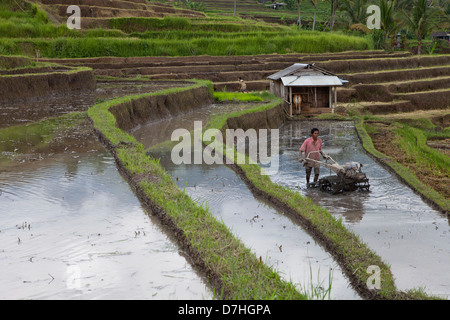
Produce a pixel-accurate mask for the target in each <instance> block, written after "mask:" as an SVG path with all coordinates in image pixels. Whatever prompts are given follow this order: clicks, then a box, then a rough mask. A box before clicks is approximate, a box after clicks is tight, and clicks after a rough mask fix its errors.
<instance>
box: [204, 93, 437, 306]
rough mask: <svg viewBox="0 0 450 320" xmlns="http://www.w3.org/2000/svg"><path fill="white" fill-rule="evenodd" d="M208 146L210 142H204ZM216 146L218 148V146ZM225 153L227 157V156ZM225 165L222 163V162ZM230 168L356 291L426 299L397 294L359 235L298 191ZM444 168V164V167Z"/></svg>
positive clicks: (253, 167) (249, 167)
mask: <svg viewBox="0 0 450 320" xmlns="http://www.w3.org/2000/svg"><path fill="white" fill-rule="evenodd" d="M279 103H280V101H279V99H277V98H276V99H272V102H271V103H269V104H265V105H259V106H255V107H254V108H249V109H246V110H242V111H237V112H234V113H231V114H226V115H219V116H217V117H216V118H214V119H213V120H212V121H211V122H210V123H209V125H208V126H207V128H205V129H217V130H221V131H222V130H223V129H224V128H226V123H227V119H228V118H232V117H240V116H243V115H245V114H247V113H254V112H261V111H266V110H269V109H271V108H274V107H275V106H277V105H278V104H279ZM204 143H205V144H209V143H210V141H204ZM219 146H220V145H219ZM213 148H216V150H220V151H221V152H222V150H223V154H224V155H225V157H229V158H230V159H234V161H233V163H234V164H236V163H239V162H238V154H237V153H236V152H235V150H230V149H226V147H225V146H221V147H218V146H217V145H216V146H215V147H213ZM227 153H228V154H227ZM240 156H241V155H240ZM224 162H226V161H224ZM245 163H246V164H241V165H232V167H233V169H234V170H236V171H237V172H238V174H240V175H241V177H243V178H244V180H245V181H246V182H247V184H249V185H250V186H251V189H252V190H253V192H254V193H256V194H257V196H261V197H263V198H265V199H270V200H269V201H271V202H272V203H273V204H275V206H276V207H278V208H281V210H283V211H284V212H286V213H287V214H289V215H290V216H291V217H292V218H293V219H294V220H296V221H299V222H300V223H301V224H302V225H303V226H306V227H307V229H309V230H310V231H312V232H313V233H314V234H315V236H316V238H318V239H320V241H321V243H322V244H323V245H324V246H325V247H327V248H328V250H330V251H331V252H332V253H333V254H334V256H335V257H336V258H337V260H338V261H340V263H341V264H342V265H343V269H344V270H345V272H346V273H347V274H348V276H349V278H350V279H352V282H353V283H354V285H355V286H357V287H359V289H360V292H363V294H364V295H366V296H367V297H371V298H381V299H429V298H434V297H428V296H427V295H426V294H424V293H423V292H422V291H421V290H420V289H419V290H415V289H412V290H409V291H407V292H399V291H398V290H397V289H396V287H395V284H394V279H393V277H392V274H391V271H390V268H389V266H388V265H387V264H385V263H384V262H383V261H382V259H381V258H380V257H379V256H378V255H377V254H376V253H374V252H373V251H372V250H371V249H370V248H368V247H367V245H366V244H365V243H363V242H362V241H361V239H360V238H359V236H357V235H355V234H354V233H353V232H351V231H349V230H348V229H347V228H346V227H345V226H344V224H343V223H342V221H341V220H336V219H335V218H334V217H333V216H332V215H331V214H330V213H329V212H328V211H327V210H325V209H323V208H321V207H319V206H318V205H315V204H314V203H313V202H312V201H311V200H310V199H309V198H305V197H302V196H301V195H300V194H299V193H298V192H295V191H292V190H290V189H288V188H287V187H283V186H280V185H278V184H275V183H273V182H272V181H271V180H270V178H269V177H268V176H267V175H262V174H261V168H260V167H259V165H257V164H248V163H250V160H248V159H247V161H246V162H245ZM444 166H445V165H444ZM373 265H375V266H378V267H379V268H380V269H381V290H378V291H376V292H374V291H371V292H369V290H368V289H367V287H366V282H367V280H368V277H369V276H370V274H369V273H368V272H367V270H368V267H369V266H373Z"/></svg>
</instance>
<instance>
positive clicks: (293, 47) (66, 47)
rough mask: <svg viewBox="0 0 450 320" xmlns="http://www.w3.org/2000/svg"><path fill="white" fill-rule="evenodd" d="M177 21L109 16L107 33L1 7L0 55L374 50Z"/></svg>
mask: <svg viewBox="0 0 450 320" xmlns="http://www.w3.org/2000/svg"><path fill="white" fill-rule="evenodd" d="M200 21H201V22H199V21H196V20H195V19H188V18H181V17H165V18H114V19H110V20H109V21H108V25H107V26H106V29H104V28H97V29H81V30H70V29H68V28H67V26H66V25H65V24H63V25H59V26H57V25H54V24H52V23H50V22H49V21H48V19H47V16H46V15H45V13H44V12H43V11H41V10H40V9H39V8H38V7H37V6H35V5H29V4H28V5H26V6H25V7H20V9H19V8H18V7H17V4H16V3H15V2H13V1H10V0H8V1H6V2H5V3H3V4H2V5H0V35H1V38H0V54H4V55H14V54H16V55H17V54H25V55H28V56H34V55H35V53H36V50H39V51H40V54H41V57H47V58H81V57H101V56H117V57H132V56H195V55H211V56H223V55H257V54H272V53H279V54H284V53H292V52H305V53H322V52H339V51H349V50H366V49H371V48H373V43H372V40H371V39H369V38H367V37H356V36H348V35H345V34H343V33H334V32H333V33H323V32H309V31H300V32H299V31H298V30H295V29H294V28H289V27H281V26H274V25H270V24H264V23H255V22H250V23H248V22H245V20H242V19H241V20H239V21H236V19H235V18H233V19H231V20H230V21H223V20H217V19H215V18H212V19H206V20H200Z"/></svg>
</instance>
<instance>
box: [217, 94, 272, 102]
mask: <svg viewBox="0 0 450 320" xmlns="http://www.w3.org/2000/svg"><path fill="white" fill-rule="evenodd" d="M214 100H216V101H236V102H249V101H264V99H263V98H262V97H261V96H260V95H256V94H252V93H240V92H214Z"/></svg>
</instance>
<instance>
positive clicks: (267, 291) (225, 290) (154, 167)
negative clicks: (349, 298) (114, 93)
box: [88, 82, 305, 299]
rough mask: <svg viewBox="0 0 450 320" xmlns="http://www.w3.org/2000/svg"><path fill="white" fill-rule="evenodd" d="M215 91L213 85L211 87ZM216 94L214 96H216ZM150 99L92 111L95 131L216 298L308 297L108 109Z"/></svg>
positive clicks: (113, 102) (100, 106)
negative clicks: (260, 256) (180, 183)
mask: <svg viewBox="0 0 450 320" xmlns="http://www.w3.org/2000/svg"><path fill="white" fill-rule="evenodd" d="M203 85H205V82H199V83H197V84H195V85H193V86H189V87H186V88H178V89H170V90H166V91H162V92H157V93H150V94H147V95H161V94H172V93H176V92H181V91H183V90H190V89H192V88H196V87H199V86H203ZM208 86H209V88H210V90H211V91H212V84H211V83H208ZM211 94H212V92H211ZM143 96H146V95H139V96H132V97H123V98H119V99H114V100H111V101H108V102H104V103H100V104H97V105H95V106H93V107H92V108H91V109H89V111H88V114H89V117H90V118H91V119H92V122H93V124H94V127H95V129H96V130H98V132H99V133H100V135H101V136H102V137H103V139H105V142H106V144H107V145H109V146H110V148H112V152H113V154H114V156H115V157H116V161H117V163H118V164H119V167H122V168H123V170H124V172H125V175H126V176H127V177H128V178H129V179H130V181H134V182H133V183H134V184H135V187H136V192H137V193H138V194H140V195H141V197H143V198H144V199H145V201H146V203H147V204H149V206H150V207H151V210H152V211H153V213H156V214H159V215H160V217H161V218H162V220H163V221H165V223H166V225H168V226H169V227H170V228H173V229H174V231H175V233H176V235H177V238H178V239H179V240H180V242H181V244H182V245H183V246H184V249H185V250H186V251H188V252H189V254H190V256H191V258H192V259H193V260H194V261H196V262H197V265H198V266H200V267H201V268H202V269H203V271H205V273H206V274H207V276H208V277H209V280H210V281H211V282H212V283H213V286H214V288H215V290H216V291H215V294H216V296H217V297H219V298H223V299H305V295H303V294H300V293H299V292H298V291H296V288H295V286H294V285H293V284H291V283H287V282H285V281H283V280H282V279H281V278H280V276H279V275H278V274H277V273H276V272H275V271H274V270H272V269H271V268H269V267H267V266H266V265H265V264H263V263H262V262H261V261H260V260H259V259H257V258H256V256H255V255H254V254H253V253H252V252H251V251H250V250H249V249H247V248H246V247H245V246H244V245H243V244H242V243H241V242H240V241H239V240H238V239H236V238H235V237H234V236H233V234H232V232H231V231H230V230H229V229H228V228H227V227H226V226H225V225H224V224H223V223H222V222H219V221H217V220H216V219H215V218H214V217H213V216H212V214H211V213H210V212H209V211H208V209H206V208H204V207H203V206H201V205H200V204H198V203H196V202H194V201H193V200H192V199H191V198H190V197H189V196H188V195H187V194H186V193H184V192H183V191H180V190H179V189H178V188H177V186H176V184H175V183H174V182H173V180H172V179H171V177H170V176H169V174H168V173H167V172H166V171H165V170H164V169H163V168H162V167H161V166H160V164H159V161H158V160H157V159H153V158H151V157H150V156H148V155H147V154H146V153H145V151H144V148H143V146H142V144H140V143H139V142H138V141H136V140H135V138H134V137H132V136H131V135H129V134H127V133H126V132H124V131H122V130H120V129H119V128H117V126H116V120H115V118H114V116H113V115H112V114H111V113H110V112H109V111H108V109H109V108H110V107H111V106H113V105H117V104H120V103H122V102H124V101H129V100H130V99H137V98H139V97H143Z"/></svg>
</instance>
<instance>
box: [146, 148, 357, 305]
mask: <svg viewBox="0 0 450 320" xmlns="http://www.w3.org/2000/svg"><path fill="white" fill-rule="evenodd" d="M151 155H152V156H153V157H156V158H160V159H161V160H160V164H161V165H162V166H163V167H164V168H165V169H166V170H167V171H168V172H169V174H170V175H171V176H172V179H173V180H174V182H175V183H176V184H177V186H178V187H179V188H180V189H181V190H184V191H185V192H186V193H187V194H189V196H190V197H191V198H192V199H194V200H195V201H198V202H199V203H200V204H203V205H205V206H207V207H208V208H209V210H210V212H211V213H212V214H213V215H214V216H216V217H217V219H219V220H221V221H224V223H225V224H226V226H227V227H228V228H230V229H231V231H232V232H233V233H234V234H235V235H236V237H237V238H239V239H241V240H242V241H243V243H244V244H245V245H246V246H247V247H248V248H250V249H251V250H252V251H253V252H254V253H255V254H256V256H257V257H261V259H262V260H263V261H265V262H266V263H267V264H268V265H270V266H272V267H273V268H274V269H276V270H277V271H279V272H280V274H281V275H282V277H284V278H285V279H286V280H287V281H293V282H294V283H295V284H297V285H298V286H299V289H300V290H308V289H309V286H310V285H312V286H315V287H321V288H323V290H320V289H319V292H320V291H321V292H322V294H324V297H323V298H328V295H327V294H326V292H325V290H326V289H327V288H328V286H330V285H331V293H330V296H329V297H330V298H331V299H351V300H354V299H360V297H359V296H358V294H357V293H356V292H355V291H354V289H353V288H352V287H351V286H350V284H349V281H348V279H347V278H346V276H345V275H344V274H343V273H342V270H341V268H340V266H339V265H338V264H337V263H336V262H335V261H334V259H333V258H332V256H331V255H329V254H328V253H327V252H326V251H325V250H324V249H323V248H322V247H321V246H320V245H319V244H318V243H316V241H315V240H314V239H313V238H312V237H311V236H310V235H309V234H308V233H306V232H305V231H304V230H303V229H302V228H301V227H300V226H298V225H297V224H295V223H293V222H292V221H291V220H290V219H289V218H287V217H286V216H284V215H283V214H281V213H279V212H277V211H276V210H275V209H273V208H272V207H271V206H270V205H268V204H266V203H264V202H262V201H260V200H257V199H255V198H254V196H253V194H252V193H251V192H250V191H249V189H248V188H247V186H246V185H245V184H244V182H242V181H241V179H240V178H239V177H238V176H237V175H236V174H235V173H234V172H233V171H232V170H231V169H229V168H228V167H226V166H224V165H206V164H203V165H200V164H199V165H194V164H192V165H183V164H182V165H174V164H173V162H172V161H171V159H170V153H167V152H163V153H160V152H152V154H151ZM312 298H318V297H317V296H314V297H312Z"/></svg>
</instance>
